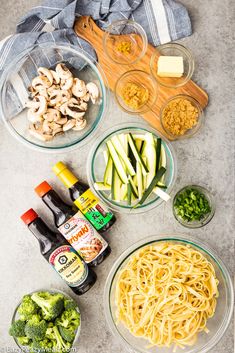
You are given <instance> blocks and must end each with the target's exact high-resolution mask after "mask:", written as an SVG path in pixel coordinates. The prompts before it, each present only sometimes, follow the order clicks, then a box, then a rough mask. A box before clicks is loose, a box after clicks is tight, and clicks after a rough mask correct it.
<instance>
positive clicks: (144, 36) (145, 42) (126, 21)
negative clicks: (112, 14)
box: [102, 19, 148, 65]
mask: <svg viewBox="0 0 235 353" xmlns="http://www.w3.org/2000/svg"><path fill="white" fill-rule="evenodd" d="M122 24H126V25H127V24H129V25H132V26H133V27H136V28H137V29H138V35H140V36H141V38H142V42H143V48H142V51H141V53H140V55H139V56H138V57H137V58H136V59H135V60H133V61H130V62H128V63H122V62H120V61H118V60H114V59H113V58H112V56H111V55H110V54H109V52H108V50H107V48H106V42H107V39H108V37H109V35H110V34H111V33H110V32H111V30H112V28H113V27H115V26H118V25H122ZM102 43H103V48H104V52H105V54H106V55H107V56H108V57H109V59H110V60H111V61H113V62H115V63H116V64H119V65H133V64H136V63H137V62H138V61H139V60H140V59H142V58H143V56H144V55H145V53H146V51H147V47H148V38H147V34H146V32H145V30H144V28H143V27H142V26H141V25H140V24H139V23H138V22H136V21H133V20H129V19H122V20H117V21H113V22H112V23H111V24H110V25H109V26H108V27H107V28H106V29H105V33H104V36H103V41H102Z"/></svg>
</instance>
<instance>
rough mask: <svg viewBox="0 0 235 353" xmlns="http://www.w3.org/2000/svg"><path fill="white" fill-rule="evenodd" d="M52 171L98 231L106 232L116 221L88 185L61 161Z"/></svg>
mask: <svg viewBox="0 0 235 353" xmlns="http://www.w3.org/2000/svg"><path fill="white" fill-rule="evenodd" d="M52 170H53V172H54V173H55V174H56V175H57V176H58V178H59V179H60V180H61V181H62V183H63V184H64V185H65V186H66V187H67V188H68V189H69V194H70V197H71V199H72V201H73V202H74V203H75V205H76V206H77V207H78V208H79V210H80V211H81V212H82V213H83V214H84V216H85V217H86V218H87V219H88V221H89V222H91V224H92V225H93V226H94V228H95V229H96V230H98V231H99V232H101V233H102V232H106V231H107V230H108V229H109V228H110V227H111V226H112V225H113V224H114V222H115V221H116V218H115V216H114V214H113V213H112V212H111V211H110V210H108V209H107V207H106V206H105V205H104V204H103V203H101V202H100V200H99V199H98V198H97V197H96V196H95V195H94V194H93V192H92V191H91V189H90V188H89V186H88V185H86V184H84V183H82V182H80V181H79V180H78V178H77V177H76V176H75V175H74V174H73V173H72V172H71V171H70V170H69V169H68V168H67V166H66V165H65V164H64V163H63V162H58V163H56V164H55V165H54V166H53V168H52Z"/></svg>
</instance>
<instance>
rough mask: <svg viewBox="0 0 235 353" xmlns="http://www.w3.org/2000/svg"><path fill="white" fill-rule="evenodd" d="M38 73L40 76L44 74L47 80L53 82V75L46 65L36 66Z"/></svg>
mask: <svg viewBox="0 0 235 353" xmlns="http://www.w3.org/2000/svg"><path fill="white" fill-rule="evenodd" d="M38 73H39V75H41V76H45V77H47V79H48V81H49V82H50V83H51V85H52V84H53V80H54V78H53V75H52V73H51V70H49V69H47V68H46V67H39V68H38Z"/></svg>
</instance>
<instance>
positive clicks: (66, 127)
mask: <svg viewBox="0 0 235 353" xmlns="http://www.w3.org/2000/svg"><path fill="white" fill-rule="evenodd" d="M75 124H76V120H75V119H71V120H68V122H67V123H66V124H65V125H63V131H64V132H65V131H68V130H71V129H72V128H73V127H74V126H75Z"/></svg>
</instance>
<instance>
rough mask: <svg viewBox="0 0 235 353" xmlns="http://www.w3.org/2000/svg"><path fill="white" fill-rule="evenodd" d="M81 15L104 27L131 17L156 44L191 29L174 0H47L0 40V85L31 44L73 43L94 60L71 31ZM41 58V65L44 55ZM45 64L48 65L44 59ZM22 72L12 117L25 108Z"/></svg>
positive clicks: (188, 31)
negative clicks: (7, 71) (87, 16)
mask: <svg viewBox="0 0 235 353" xmlns="http://www.w3.org/2000/svg"><path fill="white" fill-rule="evenodd" d="M82 15H90V16H92V18H93V19H94V20H95V21H96V23H97V24H98V25H99V26H100V27H101V28H102V29H104V30H105V28H106V27H107V26H108V25H110V23H112V22H113V21H117V20H121V19H131V20H134V21H136V22H138V23H139V24H140V25H142V27H143V28H144V29H145V31H146V34H147V37H148V40H149V42H150V43H152V44H153V45H155V46H157V45H159V44H163V43H167V42H170V41H174V40H177V39H180V38H183V37H186V36H189V35H190V34H191V31H192V30H191V22H190V19H189V15H188V12H187V10H186V9H185V7H184V6H183V5H181V4H180V3H178V2H176V1H174V0H46V1H44V3H43V4H42V5H41V6H36V7H34V8H33V9H32V10H31V11H30V12H29V13H28V14H27V15H26V16H25V17H23V18H22V19H21V21H20V22H19V24H18V25H17V33H16V34H14V35H11V36H9V37H7V38H5V39H4V40H3V41H2V42H0V88H1V87H2V84H3V80H4V69H5V68H6V67H7V65H8V64H9V63H10V62H11V61H12V59H13V58H15V57H16V56H17V55H20V53H22V52H24V51H25V50H27V49H28V48H30V47H32V46H33V45H34V44H38V43H53V44H55V43H58V44H59V43H60V44H65V45H69V44H70V45H75V46H76V47H77V48H78V49H79V50H80V51H82V52H83V53H84V54H85V55H88V56H89V57H90V58H91V59H93V60H95V58H96V55H95V52H94V50H93V48H92V47H91V46H90V45H89V44H88V43H87V42H86V41H84V40H83V39H81V38H78V37H77V36H76V34H75V33H74V31H73V24H74V21H75V17H78V16H82ZM41 59H42V60H41V65H42V66H43V58H41ZM46 63H47V66H48V61H47V58H45V64H46ZM51 66H53V63H51ZM22 71H23V72H22V75H18V78H19V76H20V78H21V79H22V82H18V83H19V84H18V87H19V90H17V87H14V90H15V92H14V100H12V102H10V103H11V104H12V109H11V110H12V112H11V113H9V115H10V116H11V117H12V116H15V115H16V114H17V113H19V112H20V111H21V110H22V109H23V108H24V102H23V101H24V100H22V96H25V95H26V91H25V92H23V90H22V87H25V89H26V90H27V87H26V82H27V81H28V79H29V77H27V67H25V68H23V70H22ZM35 74H36V71H35ZM30 76H32V72H31V73H30ZM18 81H19V79H18ZM13 84H14V83H13ZM23 93H24V94H23ZM20 96H21V97H20ZM17 97H18V98H19V99H18V98H17ZM9 118H10V117H9Z"/></svg>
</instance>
